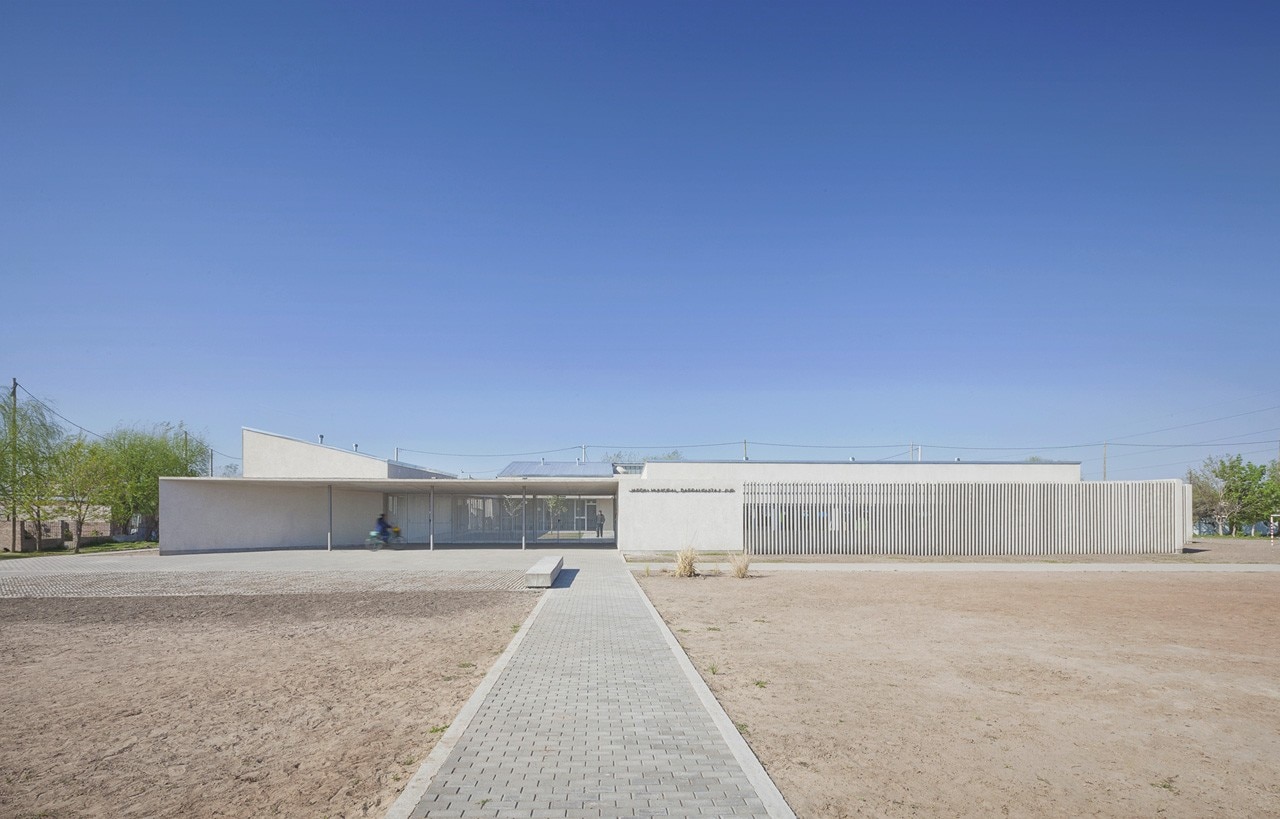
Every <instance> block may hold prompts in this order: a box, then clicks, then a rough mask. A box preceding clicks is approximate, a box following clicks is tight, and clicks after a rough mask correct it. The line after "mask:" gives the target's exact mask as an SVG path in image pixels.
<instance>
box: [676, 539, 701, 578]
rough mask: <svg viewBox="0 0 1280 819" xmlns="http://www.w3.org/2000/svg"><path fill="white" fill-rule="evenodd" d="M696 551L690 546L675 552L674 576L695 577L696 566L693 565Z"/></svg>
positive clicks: (696, 572) (696, 573)
mask: <svg viewBox="0 0 1280 819" xmlns="http://www.w3.org/2000/svg"><path fill="white" fill-rule="evenodd" d="M697 557H698V553H697V552H695V551H694V550H693V547H692V546H690V547H688V548H686V549H681V550H680V551H678V552H676V577H696V576H697V575H698V567H697V566H695V565H694V561H695V560H696V559H697Z"/></svg>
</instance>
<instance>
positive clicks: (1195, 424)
mask: <svg viewBox="0 0 1280 819" xmlns="http://www.w3.org/2000/svg"><path fill="white" fill-rule="evenodd" d="M1272 410H1280V404H1277V405H1276V406H1274V407H1263V408H1262V409H1258V410H1249V411H1248V412H1239V413H1236V414H1235V415H1224V416H1222V417H1221V418H1210V419H1209V420H1207V421H1195V422H1193V423H1190V424H1178V425H1177V426H1172V427H1164V428H1163V429H1153V430H1150V431H1148V432H1138V433H1135V434H1133V435H1122V436H1120V437H1118V438H1110V439H1108V440H1107V443H1111V442H1113V441H1123V440H1125V439H1127V438H1141V437H1142V436H1144V435H1154V434H1156V433H1157V432H1169V431H1171V430H1175V429H1186V428H1187V427H1198V426H1202V425H1204V424H1212V423H1214V422H1216V421H1230V420H1231V419H1233V418H1243V417H1245V416H1246V415H1257V414H1258V413H1260V412H1271V411H1272Z"/></svg>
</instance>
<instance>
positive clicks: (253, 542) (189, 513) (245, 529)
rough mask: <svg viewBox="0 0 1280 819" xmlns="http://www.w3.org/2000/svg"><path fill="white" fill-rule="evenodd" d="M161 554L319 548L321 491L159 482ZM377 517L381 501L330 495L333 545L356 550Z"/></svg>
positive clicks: (213, 481)
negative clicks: (353, 547)
mask: <svg viewBox="0 0 1280 819" xmlns="http://www.w3.org/2000/svg"><path fill="white" fill-rule="evenodd" d="M160 509H161V515H160V521H161V522H160V553H161V554H177V553H181V552H203V551H237V550H245V549H289V548H304V547H318V548H324V546H325V545H326V539H327V537H326V536H327V533H328V524H329V506H328V494H327V490H326V489H325V487H323V486H320V487H314V486H289V485H288V484H287V483H281V484H273V485H261V484H255V483H249V482H246V481H243V480H241V479H238V478H161V479H160ZM381 512H382V493H380V492H357V491H353V490H348V489H339V488H335V489H334V490H333V545H334V546H356V545H361V544H363V543H364V539H365V536H366V535H367V534H368V532H369V530H370V529H372V528H373V523H374V521H375V520H377V517H378V515H379V514H380V513H381Z"/></svg>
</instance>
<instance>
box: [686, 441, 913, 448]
mask: <svg viewBox="0 0 1280 819" xmlns="http://www.w3.org/2000/svg"><path fill="white" fill-rule="evenodd" d="M737 443H740V442H739V441H731V442H730V443H729V444H707V445H706V446H730V445H732V444H737ZM747 443H748V444H751V445H752V446H777V447H789V448H792V449H897V448H898V447H900V446H902V444H775V443H768V442H766V441H747ZM689 448H690V449H692V447H689Z"/></svg>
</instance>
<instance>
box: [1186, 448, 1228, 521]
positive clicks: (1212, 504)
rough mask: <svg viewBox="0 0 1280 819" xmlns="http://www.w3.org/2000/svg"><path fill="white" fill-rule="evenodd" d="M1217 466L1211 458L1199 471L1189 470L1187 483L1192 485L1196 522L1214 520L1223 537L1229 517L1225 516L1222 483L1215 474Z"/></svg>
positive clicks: (1192, 507) (1193, 513)
mask: <svg viewBox="0 0 1280 819" xmlns="http://www.w3.org/2000/svg"><path fill="white" fill-rule="evenodd" d="M1215 465H1216V461H1214V459H1212V458H1209V459H1208V460H1206V461H1205V462H1204V464H1203V465H1202V466H1201V467H1200V468H1199V469H1189V470H1187V483H1189V484H1191V514H1192V515H1193V516H1194V517H1195V519H1196V520H1210V519H1211V520H1213V522H1214V524H1215V525H1216V526H1217V527H1218V534H1220V535H1221V534H1224V532H1223V529H1224V528H1225V526H1226V525H1227V519H1228V516H1227V515H1225V514H1223V512H1224V509H1225V507H1224V505H1223V499H1222V481H1221V479H1219V478H1218V477H1217V475H1215V474H1214V472H1213V470H1214V466H1215Z"/></svg>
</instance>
